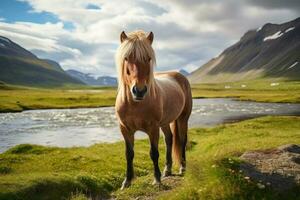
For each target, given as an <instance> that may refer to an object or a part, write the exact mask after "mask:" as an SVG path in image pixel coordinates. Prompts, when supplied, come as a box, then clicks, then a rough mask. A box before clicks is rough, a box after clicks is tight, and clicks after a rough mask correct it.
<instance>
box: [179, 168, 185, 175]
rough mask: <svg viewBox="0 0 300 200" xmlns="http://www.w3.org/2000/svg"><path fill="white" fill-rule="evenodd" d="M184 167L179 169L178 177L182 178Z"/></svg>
mask: <svg viewBox="0 0 300 200" xmlns="http://www.w3.org/2000/svg"><path fill="white" fill-rule="evenodd" d="M185 170H186V169H185V167H180V169H179V175H181V176H183V175H184V174H185Z"/></svg>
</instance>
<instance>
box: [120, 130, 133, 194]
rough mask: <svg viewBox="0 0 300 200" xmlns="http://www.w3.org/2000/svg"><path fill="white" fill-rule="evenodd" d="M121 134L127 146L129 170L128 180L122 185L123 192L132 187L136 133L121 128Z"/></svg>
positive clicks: (127, 173)
mask: <svg viewBox="0 0 300 200" xmlns="http://www.w3.org/2000/svg"><path fill="white" fill-rule="evenodd" d="M121 132H122V135H123V137H124V140H125V146H126V161H127V170H126V178H125V180H124V181H123V183H122V187H121V190H123V189H124V188H127V187H129V186H130V185H131V181H132V179H133V175H134V172H133V158H134V150H133V146H134V132H132V131H129V130H128V129H127V128H125V127H123V126H121Z"/></svg>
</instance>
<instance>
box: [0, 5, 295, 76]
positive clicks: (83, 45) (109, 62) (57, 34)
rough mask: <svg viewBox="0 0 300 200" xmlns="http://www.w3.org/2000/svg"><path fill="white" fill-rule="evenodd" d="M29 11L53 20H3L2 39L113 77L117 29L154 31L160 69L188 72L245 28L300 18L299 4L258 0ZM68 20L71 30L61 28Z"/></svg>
mask: <svg viewBox="0 0 300 200" xmlns="http://www.w3.org/2000/svg"><path fill="white" fill-rule="evenodd" d="M22 1H24V2H27V3H28V4H29V5H30V6H31V7H32V10H30V11H29V12H34V13H43V12H47V13H51V14H52V15H54V16H56V17H57V18H58V22H57V23H49V22H48V23H44V24H37V23H34V22H30V23H29V22H27V23H25V22H14V23H7V22H5V21H1V20H0V35H4V36H7V37H9V38H11V39H12V40H14V41H16V42H17V43H19V44H21V45H22V46H24V47H25V48H27V49H30V50H32V51H33V52H34V53H36V54H37V55H38V56H40V57H44V58H50V59H54V60H56V61H59V62H60V64H61V65H62V66H63V67H64V68H65V69H77V70H80V71H83V72H87V73H94V74H96V75H115V73H116V70H115V67H114V66H115V64H114V53H115V51H116V48H117V46H118V44H119V34H120V32H121V31H122V30H125V31H126V32H130V31H133V30H135V29H143V30H145V31H153V32H154V35H155V39H154V44H153V45H154V49H155V51H156V55H157V64H158V67H157V70H160V71H161V70H170V69H178V68H185V69H187V70H189V71H192V70H194V69H196V68H197V67H199V66H200V65H202V64H203V63H205V62H207V61H208V60H210V59H211V58H213V57H215V56H217V55H218V54H219V53H221V52H222V51H223V50H224V48H226V47H228V46H229V45H231V44H233V43H234V42H236V41H237V40H239V38H240V37H241V36H242V34H243V33H245V32H246V31H247V30H249V29H254V28H257V27H259V26H262V25H263V24H265V23H267V22H272V23H282V22H284V21H288V20H292V19H294V18H296V17H298V15H299V12H297V11H299V3H298V1H284V2H283V1H279V0H278V1H277V0H275V1H258V0H240V1H236V0H228V1H221V0H210V1H199V0H187V1H182V0H165V1H159V0H151V1H150V0H137V1H132V0H115V1H109V0H88V1H86V0H68V1H61V0H52V1H48V0H22ZM273 2H274V3H273ZM66 24H71V25H72V27H73V28H71V29H68V28H66Z"/></svg>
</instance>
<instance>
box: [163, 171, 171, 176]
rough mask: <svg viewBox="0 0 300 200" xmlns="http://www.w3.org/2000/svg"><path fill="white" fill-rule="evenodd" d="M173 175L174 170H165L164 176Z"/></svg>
mask: <svg viewBox="0 0 300 200" xmlns="http://www.w3.org/2000/svg"><path fill="white" fill-rule="evenodd" d="M171 175H172V171H170V170H164V172H163V178H165V177H168V176H171Z"/></svg>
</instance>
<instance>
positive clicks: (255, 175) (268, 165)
mask: <svg viewBox="0 0 300 200" xmlns="http://www.w3.org/2000/svg"><path fill="white" fill-rule="evenodd" d="M240 158H241V159H242V160H243V161H245V162H244V163H242V164H241V166H240V170H242V171H243V172H244V173H245V176H248V177H250V178H251V179H253V180H256V181H257V182H261V183H262V185H267V186H271V187H272V188H274V189H277V190H279V191H282V190H287V189H290V188H293V187H295V186H297V185H299V184H300V146H299V145H296V144H289V145H284V146H280V147H278V148H275V149H269V150H263V151H249V152H245V153H244V154H243V155H242V156H241V157H240ZM260 186H261V185H260ZM260 188H262V187H260Z"/></svg>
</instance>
